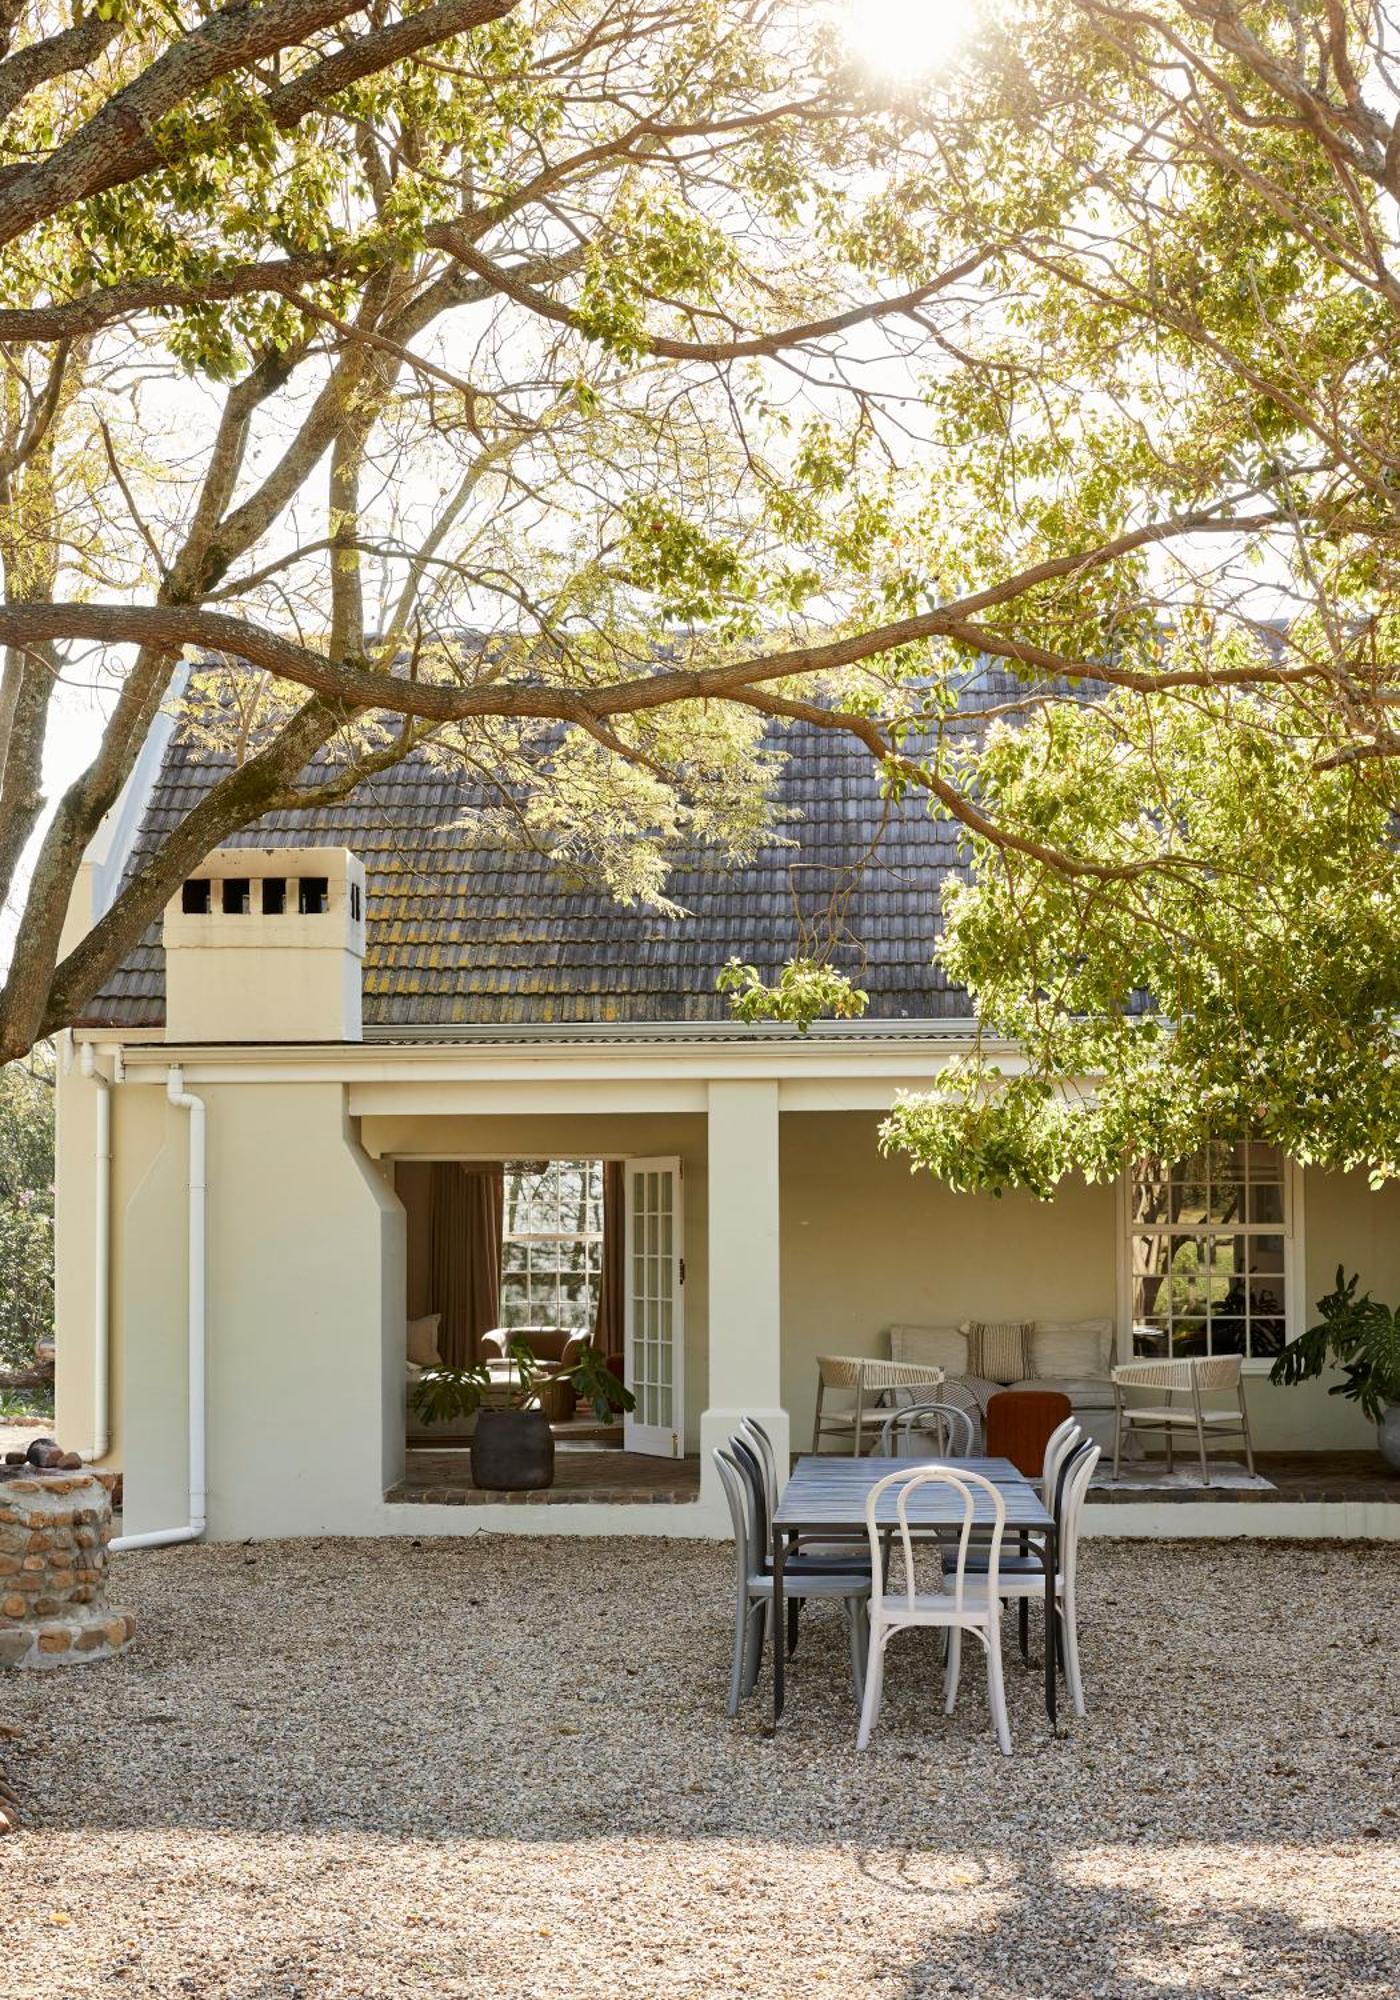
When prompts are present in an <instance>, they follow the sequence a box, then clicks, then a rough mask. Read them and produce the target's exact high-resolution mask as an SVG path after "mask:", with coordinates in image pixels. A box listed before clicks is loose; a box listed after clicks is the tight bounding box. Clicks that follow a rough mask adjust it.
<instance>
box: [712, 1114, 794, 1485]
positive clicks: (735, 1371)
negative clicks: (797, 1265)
mask: <svg viewBox="0 0 1400 2000" xmlns="http://www.w3.org/2000/svg"><path fill="white" fill-rule="evenodd" d="M709 1257H710V1269H709V1290H710V1305H709V1340H710V1382H709V1406H708V1408H707V1409H706V1410H705V1413H704V1415H703V1416H702V1418H701V1420H700V1449H701V1468H700V1469H701V1477H702V1487H701V1491H702V1495H703V1496H704V1497H705V1498H706V1499H708V1500H710V1501H711V1502H712V1503H713V1504H714V1505H716V1506H717V1507H720V1508H722V1507H723V1494H722V1493H721V1491H720V1487H719V1481H718V1479H717V1478H716V1476H715V1472H714V1468H713V1466H712V1464H711V1462H710V1452H711V1450H712V1448H713V1447H714V1446H715V1445H717V1444H723V1443H725V1442H726V1440H727V1439H728V1437H729V1435H730V1433H731V1432H732V1431H733V1429H734V1426H735V1425H736V1424H737V1423H738V1421H739V1419H740V1418H741V1417H745V1416H749V1417H756V1418H757V1419H758V1421H759V1422H760V1423H761V1424H762V1425H763V1426H764V1428H765V1429H766V1430H767V1432H768V1434H769V1436H770V1437H771V1438H772V1440H773V1446H774V1449H775V1451H776V1453H777V1457H778V1465H779V1473H780V1477H782V1478H783V1479H785V1478H786V1476H787V1470H786V1469H787V1463H788V1419H787V1412H786V1410H784V1409H783V1407H782V1401H781V1386H780V1375H781V1358H782V1350H781V1334H782V1324H781V1322H782V1311H781V1296H780V1293H781V1271H780V1263H779V1254H778V1085H777V1083H776V1081H773V1080H770V1079H767V1078H760V1079H757V1080H755V1081H753V1082H749V1081H747V1080H744V1081H739V1082H723V1083H720V1082H714V1083H711V1084H710V1085H709Z"/></svg>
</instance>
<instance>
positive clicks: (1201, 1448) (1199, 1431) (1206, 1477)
mask: <svg viewBox="0 0 1400 2000" xmlns="http://www.w3.org/2000/svg"><path fill="white" fill-rule="evenodd" d="M1196 1449H1197V1451H1198V1452H1199V1453H1200V1454H1201V1484H1202V1486H1209V1485H1210V1467H1209V1465H1207V1463H1206V1427H1205V1425H1204V1424H1203V1423H1202V1422H1201V1413H1200V1411H1199V1410H1197V1412H1196Z"/></svg>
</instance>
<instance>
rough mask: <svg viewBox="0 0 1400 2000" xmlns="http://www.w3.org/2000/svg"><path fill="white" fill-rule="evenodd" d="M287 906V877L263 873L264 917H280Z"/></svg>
mask: <svg viewBox="0 0 1400 2000" xmlns="http://www.w3.org/2000/svg"><path fill="white" fill-rule="evenodd" d="M286 908H287V878H286V876H285V875H265V876H264V877H263V885H262V913H263V915H264V916H265V917H280V916H282V915H283V914H284V912H285V910H286Z"/></svg>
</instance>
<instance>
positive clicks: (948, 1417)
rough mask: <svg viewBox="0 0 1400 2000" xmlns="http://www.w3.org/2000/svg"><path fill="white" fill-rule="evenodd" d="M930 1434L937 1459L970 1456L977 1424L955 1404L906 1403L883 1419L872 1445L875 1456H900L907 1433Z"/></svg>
mask: <svg viewBox="0 0 1400 2000" xmlns="http://www.w3.org/2000/svg"><path fill="white" fill-rule="evenodd" d="M915 1431H917V1432H919V1433H920V1434H921V1435H922V1434H924V1433H931V1434H932V1436H933V1439H934V1450H935V1451H936V1452H937V1453H938V1455H939V1457H940V1458H970V1457H971V1455H972V1447H973V1445H974V1443H975V1442H976V1439H977V1426H976V1424H975V1423H974V1422H973V1420H972V1418H971V1417H970V1416H969V1415H968V1413H967V1411H966V1410H964V1409H961V1408H960V1407H959V1406H958V1405H957V1404H956V1403H910V1404H908V1405H907V1406H906V1407H905V1408H904V1409H902V1410H896V1411H895V1412H894V1414H893V1416H889V1417H886V1418H885V1421H884V1422H883V1423H882V1424H881V1426H880V1436H879V1438H878V1440H877V1442H876V1445H875V1455H876V1456H877V1457H878V1458H900V1457H903V1456H904V1455H905V1454H906V1453H907V1451H908V1449H909V1444H910V1438H911V1433H913V1432H915Z"/></svg>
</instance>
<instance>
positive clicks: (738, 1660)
mask: <svg viewBox="0 0 1400 2000" xmlns="http://www.w3.org/2000/svg"><path fill="white" fill-rule="evenodd" d="M749 1607H750V1599H749V1594H748V1592H747V1591H746V1590H745V1589H744V1587H743V1585H742V1584H740V1586H739V1589H738V1591H737V1593H736V1595H735V1603H734V1664H733V1667H732V1668H731V1670H730V1675H729V1713H730V1715H731V1716H734V1715H737V1714H738V1713H739V1693H740V1689H741V1688H742V1686H743V1679H744V1662H745V1659H746V1657H747V1653H748V1631H749Z"/></svg>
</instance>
